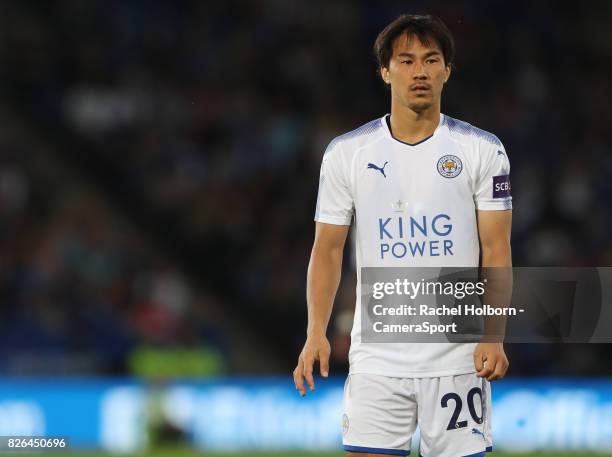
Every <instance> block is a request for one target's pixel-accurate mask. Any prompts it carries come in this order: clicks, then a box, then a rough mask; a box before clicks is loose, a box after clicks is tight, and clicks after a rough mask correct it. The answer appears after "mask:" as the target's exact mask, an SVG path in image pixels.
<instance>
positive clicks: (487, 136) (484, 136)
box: [443, 115, 503, 147]
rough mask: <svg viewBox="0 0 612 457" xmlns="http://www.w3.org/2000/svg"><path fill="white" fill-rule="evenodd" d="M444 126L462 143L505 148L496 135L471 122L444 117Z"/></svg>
mask: <svg viewBox="0 0 612 457" xmlns="http://www.w3.org/2000/svg"><path fill="white" fill-rule="evenodd" d="M443 125H444V126H445V127H446V128H447V129H448V132H449V134H450V135H451V136H453V137H455V138H457V139H458V140H460V141H461V140H467V141H484V142H485V143H489V144H492V145H495V146H497V147H503V145H502V142H501V141H500V140H499V138H497V136H496V135H495V134H493V133H491V132H488V131H486V130H483V129H480V128H478V127H475V126H474V125H472V124H470V123H469V122H465V121H462V120H459V119H455V118H454V117H450V116H447V115H444V120H443Z"/></svg>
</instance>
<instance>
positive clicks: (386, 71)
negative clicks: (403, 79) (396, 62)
mask: <svg viewBox="0 0 612 457" xmlns="http://www.w3.org/2000/svg"><path fill="white" fill-rule="evenodd" d="M380 77H381V78H382V79H383V81H384V82H385V84H391V80H390V79H389V69H388V68H385V67H384V66H381V67H380Z"/></svg>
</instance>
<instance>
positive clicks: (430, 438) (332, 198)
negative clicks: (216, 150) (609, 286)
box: [293, 15, 512, 457]
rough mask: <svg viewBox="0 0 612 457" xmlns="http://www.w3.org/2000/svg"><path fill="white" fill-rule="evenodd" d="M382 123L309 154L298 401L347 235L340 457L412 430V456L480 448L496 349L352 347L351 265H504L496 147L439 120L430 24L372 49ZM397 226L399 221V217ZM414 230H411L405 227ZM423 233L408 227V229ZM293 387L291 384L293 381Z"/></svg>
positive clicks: (438, 35) (439, 33)
mask: <svg viewBox="0 0 612 457" xmlns="http://www.w3.org/2000/svg"><path fill="white" fill-rule="evenodd" d="M374 50H375V53H376V56H377V58H378V65H379V70H380V76H381V77H382V79H383V81H384V82H385V83H386V84H387V85H388V86H389V88H390V93H391V114H390V115H389V114H387V115H385V116H383V117H381V118H379V119H376V120H374V121H371V122H369V123H367V124H365V125H363V126H362V127H359V128H358V129H356V130H353V131H351V132H349V133H346V134H344V135H341V136H339V137H337V138H335V139H334V140H333V141H332V142H331V143H330V145H329V146H328V148H327V150H326V151H325V154H324V157H323V163H322V166H321V174H320V180H319V194H318V200H317V207H316V213H315V221H316V232H315V241H314V246H313V249H312V254H311V258H310V264H309V267H308V279H307V302H308V328H307V338H306V343H305V344H304V348H303V350H302V352H301V354H300V356H299V359H298V363H297V367H296V368H295V370H294V373H293V375H294V382H295V385H296V388H297V389H298V390H299V392H300V394H301V395H305V394H306V389H307V388H306V387H305V383H306V384H307V386H308V387H309V388H310V389H311V390H312V389H314V387H315V383H314V379H313V366H314V363H315V361H318V363H319V366H320V374H321V376H323V377H327V376H328V371H329V355H330V344H329V341H328V339H327V337H326V329H327V325H328V321H329V318H330V314H331V309H332V305H333V301H334V297H335V294H336V291H337V288H338V284H339V281H340V274H341V265H342V256H343V248H344V244H345V241H346V238H347V233H348V229H349V226H350V225H351V223H352V221H353V220H354V221H355V222H354V224H355V230H354V235H355V252H356V263H357V265H356V266H357V304H356V312H355V320H354V325H353V330H352V333H351V350H350V354H349V362H350V372H349V376H348V379H347V381H346V384H345V389H344V404H343V408H344V415H343V423H342V425H343V443H344V449H345V451H346V453H347V455H349V456H361V457H363V456H364V454H367V455H371V456H378V455H381V456H383V455H408V454H409V452H410V446H411V436H412V434H413V433H414V431H415V428H416V425H417V423H418V425H419V427H420V432H421V442H420V453H421V455H422V456H423V457H461V456H481V455H484V454H485V452H488V451H491V449H492V447H491V446H492V441H491V429H490V420H491V418H490V411H491V408H490V402H491V397H490V389H489V381H493V380H496V379H500V378H502V377H503V376H504V375H505V373H506V370H507V368H508V360H507V358H506V355H505V353H504V349H503V345H502V343H498V342H486V343H485V342H480V343H478V344H476V343H377V344H372V343H364V342H362V341H361V326H360V316H361V293H360V281H361V271H360V269H361V268H362V267H389V266H393V267H399V266H406V267H408V266H410V267H414V266H418V267H429V266H431V267H443V266H447V267H478V266H479V265H480V266H482V267H510V266H511V254H510V225H511V208H512V201H511V197H510V186H509V171H510V164H509V162H508V156H507V154H506V151H505V149H504V146H503V145H502V143H501V142H500V141H499V139H498V138H497V137H496V136H495V135H493V134H491V133H488V132H486V131H483V130H480V129H478V128H476V127H474V126H472V125H470V124H468V123H466V122H463V121H460V120H457V119H453V118H452V117H450V116H447V115H445V114H441V113H440V99H441V95H442V90H443V88H444V85H445V84H446V83H447V82H448V80H449V78H450V76H451V67H452V62H453V54H454V42H453V38H452V36H451V34H450V32H449V30H448V29H447V27H446V26H445V25H444V23H443V22H442V21H441V20H440V19H438V18H436V17H434V16H431V15H422V16H421V15H402V16H400V17H399V18H397V19H396V20H394V21H393V22H392V23H391V24H389V25H388V26H387V27H386V28H385V29H384V30H383V31H382V32H381V33H380V35H379V36H378V38H377V39H376V43H375V46H374ZM400 218H402V220H403V226H402V223H400V222H399V219H400ZM409 221H412V222H410V223H413V222H414V221H417V222H418V224H417V225H418V226H417V227H416V229H415V227H414V226H413V227H410V223H409ZM423 225H424V226H425V227H422V226H423ZM304 381H305V382H304Z"/></svg>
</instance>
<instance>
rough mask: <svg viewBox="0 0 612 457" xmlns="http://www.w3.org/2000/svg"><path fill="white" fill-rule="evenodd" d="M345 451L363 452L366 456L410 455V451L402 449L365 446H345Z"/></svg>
mask: <svg viewBox="0 0 612 457" xmlns="http://www.w3.org/2000/svg"><path fill="white" fill-rule="evenodd" d="M344 450H345V451H348V452H363V453H366V454H387V455H402V456H406V455H409V454H410V451H403V450H401V449H383V448H378V447H363V446H348V445H344Z"/></svg>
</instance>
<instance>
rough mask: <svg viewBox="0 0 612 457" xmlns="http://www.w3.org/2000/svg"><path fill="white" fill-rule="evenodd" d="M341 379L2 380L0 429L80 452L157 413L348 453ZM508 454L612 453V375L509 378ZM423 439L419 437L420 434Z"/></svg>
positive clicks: (211, 435)
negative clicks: (298, 385) (301, 384)
mask: <svg viewBox="0 0 612 457" xmlns="http://www.w3.org/2000/svg"><path fill="white" fill-rule="evenodd" d="M343 382H344V380H343V379H340V378H332V379H327V380H321V379H319V380H318V382H317V389H316V391H314V392H310V393H309V394H308V395H307V396H306V397H305V398H301V397H300V396H299V395H298V394H297V392H296V391H295V388H294V387H293V383H292V381H291V379H290V378H288V377H287V378H252V379H248V378H241V379H232V378H229V379H217V380H206V381H197V382H180V381H175V382H169V383H165V384H159V383H157V384H146V383H144V382H142V381H138V380H104V379H101V380H96V379H38V380H21V379H19V380H17V379H15V380H12V379H5V380H0V435H4V436H6V435H37V436H65V437H68V438H69V440H70V445H71V447H73V448H84V449H86V448H91V449H93V448H99V449H104V450H107V451H112V452H132V451H138V450H141V449H143V448H145V447H146V446H147V442H148V429H149V425H150V422H151V418H152V417H153V416H155V417H156V418H157V419H159V418H160V417H161V419H162V420H163V421H165V422H167V423H168V424H171V425H172V426H173V427H174V428H175V429H178V430H182V431H183V433H184V436H185V437H186V439H187V440H189V441H190V442H191V444H192V445H193V446H194V447H196V448H198V449H201V450H211V451H213V450H214V451H228V452H229V451H239V450H252V451H275V450H305V451H334V450H340V449H341V447H340V443H341V425H340V419H341V416H342V413H341V408H342V387H343ZM493 435H494V447H495V448H496V449H497V450H500V451H511V452H533V451H539V450H546V451H554V450H557V451H564V452H571V451H581V452H593V453H596V452H602V453H603V452H607V453H610V452H612V380H589V379H579V380H568V379H566V380H560V379H538V380H533V379H508V380H504V381H502V382H498V383H495V384H494V386H493ZM414 442H415V444H416V443H417V442H418V439H416V440H414Z"/></svg>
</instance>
